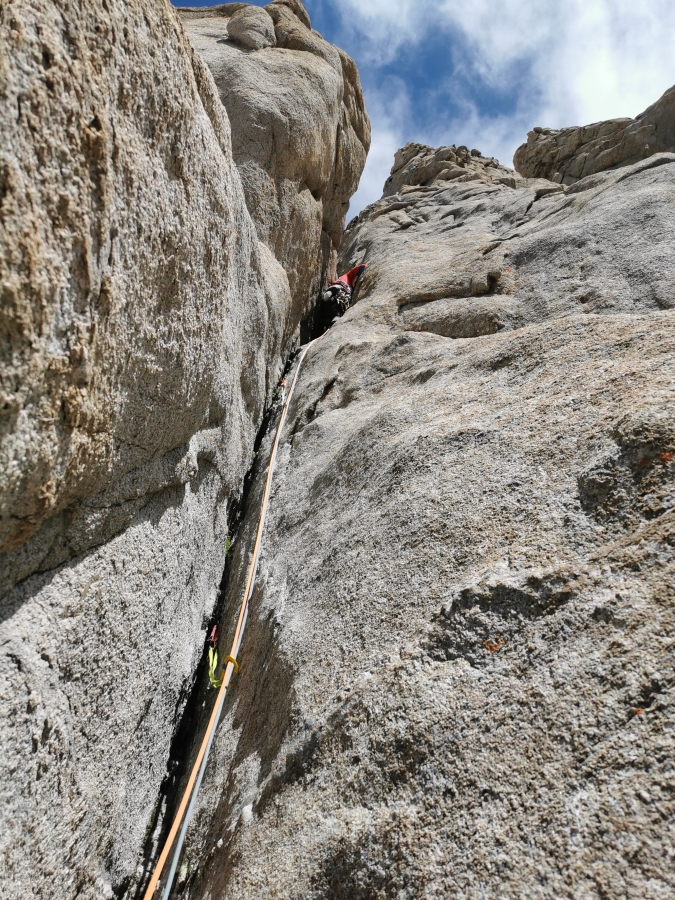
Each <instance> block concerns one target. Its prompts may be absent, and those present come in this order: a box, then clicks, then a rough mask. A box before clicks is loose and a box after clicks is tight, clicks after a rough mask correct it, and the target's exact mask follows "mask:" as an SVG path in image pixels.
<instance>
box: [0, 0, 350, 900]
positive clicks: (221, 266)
mask: <svg viewBox="0 0 675 900" xmlns="http://www.w3.org/2000/svg"><path fill="white" fill-rule="evenodd" d="M235 6H237V7H238V15H237V16H232V18H233V19H236V22H237V23H238V24H236V25H235V27H234V28H233V35H234V33H235V32H236V34H237V40H238V41H239V44H237V46H238V47H239V48H240V49H239V50H238V51H237V52H238V53H239V57H238V59H239V62H240V63H241V64H242V66H243V65H244V64H245V60H246V56H245V55H244V51H243V50H242V49H241V48H243V47H252V46H259V45H260V46H266V42H270V43H272V44H273V43H274V42H275V41H276V40H277V38H276V34H275V29H274V25H273V18H272V17H271V16H270V14H269V13H267V12H264V11H261V10H257V9H253V8H251V7H247V6H245V5H244V4H235ZM279 8H280V9H281V12H282V13H283V14H286V13H288V15H291V10H292V9H295V14H293V19H294V21H295V20H296V17H297V16H296V14H300V15H302V8H301V4H291V7H287V6H285V5H283V4H282V5H281V6H280V7H279ZM235 12H236V10H235ZM301 27H302V28H305V26H304V25H303V26H301ZM305 30H307V29H306V28H305ZM310 34H311V32H310ZM326 46H328V45H326ZM247 52H248V51H247ZM284 52H288V53H292V54H295V51H284ZM326 52H327V53H328V52H329V51H328V50H327V51H326ZM330 52H331V53H333V54H334V56H335V59H336V60H337V63H336V65H337V67H339V68H340V71H341V72H342V69H343V67H344V68H345V70H349V71H350V72H351V74H352V76H353V78H352V82H350V85H351V87H350V88H349V90H352V92H353V93H352V94H349V90H348V89H347V88H346V87H344V88H343V89H342V93H341V94H340V101H339V102H338V101H337V100H336V99H335V97H331V99H330V102H328V101H326V109H325V110H323V111H322V109H321V102H322V101H323V99H325V98H324V97H323V95H322V97H321V98H320V99H319V100H317V101H316V102H315V105H314V112H315V113H316V115H317V116H318V117H320V118H321V116H322V115H323V119H324V120H325V121H326V122H330V127H331V128H333V126H334V124H335V122H336V121H337V120H336V117H339V116H340V115H342V114H343V110H345V109H347V107H348V105H349V103H350V102H352V101H353V103H355V104H356V105H357V106H358V103H359V102H362V101H361V100H360V99H359V98H360V94H358V77H357V76H356V75H355V74H354V73H355V69H354V68H353V64H351V66H352V68H351V69H350V63H349V61H343V60H342V58H341V56H340V55H339V54H338V52H337V51H334V50H330ZM296 55H300V56H301V57H303V58H304V57H305V56H308V55H309V54H296ZM293 59H295V56H293ZM293 65H294V62H293V60H289V61H288V62H287V64H286V70H285V72H286V75H287V76H288V77H289V78H290V77H291V76H292V72H293ZM237 71H238V70H237V68H236V66H235V65H233V66H231V69H230V77H231V78H232V79H235V80H236V79H237V78H238V74H237ZM303 71H305V70H304V69H303ZM241 77H242V79H244V78H245V77H247V76H246V75H245V74H244V72H243V69H242V76H241ZM341 77H342V76H340V78H341ZM334 80H335V84H334V85H333V87H334V90H335V94H336V96H337V94H338V93H339V86H338V82H339V84H340V85H342V82H341V81H340V79H339V78H338V76H337V72H336V74H335V79H334ZM222 83H223V82H222V81H221V84H222ZM268 86H269V85H268ZM265 88H266V83H265V82H261V83H259V84H257V86H256V91H257V95H258V96H257V101H258V102H259V104H260V105H261V108H262V106H264V105H265V104H267V105H268V107H269V109H270V114H269V120H268V121H262V120H261V121H260V122H258V123H257V125H256V130H255V135H254V136H252V137H251V136H250V137H249V138H246V136H244V135H242V134H241V130H242V129H245V128H247V127H249V126H250V127H253V126H252V125H251V123H250V122H247V121H245V120H244V119H241V120H239V121H238V122H237V123H235V125H234V130H235V131H236V132H237V133H236V135H235V136H234V138H233V134H232V127H231V123H230V121H229V119H228V115H227V112H226V110H225V108H224V107H223V105H222V103H221V100H220V98H219V96H218V91H217V89H216V86H215V84H214V81H213V77H212V75H211V73H210V72H209V69H208V68H207V66H206V65H205V64H204V62H203V61H202V60H201V58H200V57H199V55H198V54H197V53H196V52H195V50H194V49H193V47H192V46H191V44H190V41H189V39H188V37H187V35H186V34H185V31H184V29H183V27H182V25H181V22H180V20H179V18H178V17H177V16H176V14H175V12H174V11H173V10H172V9H171V7H170V5H169V4H168V2H165V0H161V2H157V0H77V2H72V0H35V2H26V0H7V2H4V3H3V4H2V5H1V8H0V129H1V133H2V143H1V145H0V233H1V234H2V241H1V243H0V292H1V294H2V302H1V303H0V392H1V394H2V397H1V398H0V407H1V409H2V413H1V419H0V496H1V498H2V500H1V503H0V551H1V552H0V597H1V598H2V599H1V601H0V602H1V606H0V609H1V616H0V646H1V648H2V650H1V654H0V680H1V683H2V687H1V688H0V723H1V724H0V745H1V747H2V750H1V758H2V770H3V775H2V779H1V781H0V798H1V803H2V813H1V815H2V821H3V828H2V829H1V830H0V883H2V885H3V889H2V890H0V894H2V895H3V897H4V896H7V895H6V894H5V893H4V890H5V887H6V886H9V885H11V896H12V897H16V898H24V897H34V896H36V897H37V896H40V897H47V896H49V897H59V898H68V897H76V896H77V897H82V898H88V897H92V898H93V897H96V898H104V897H112V896H124V895H125V894H129V895H131V893H133V890H134V887H135V885H136V883H137V881H138V879H142V877H143V871H144V868H145V867H146V866H147V864H148V859H149V856H151V855H152V852H153V846H152V841H150V842H148V838H149V836H150V835H151V833H152V832H153V828H154V827H155V826H156V825H157V826H158V827H159V825H161V822H162V816H163V814H164V809H163V808H160V807H159V804H160V802H161V800H160V787H161V786H162V784H163V783H164V784H165V785H166V784H167V783H170V781H171V778H172V777H173V769H172V766H173V763H171V764H170V765H169V770H167V765H168V764H169V761H170V756H171V754H172V750H171V747H172V741H174V739H175V738H176V735H177V729H178V725H179V722H180V720H181V716H182V713H183V709H184V707H185V704H186V700H187V697H188V694H189V693H190V689H191V686H192V683H193V681H194V678H195V672H196V670H197V666H198V663H199V662H200V660H201V658H202V655H203V647H204V639H205V632H206V627H207V624H208V621H209V617H210V616H211V615H212V613H213V609H214V607H215V604H216V600H217V595H218V589H219V586H220V582H221V577H222V573H223V567H224V557H225V553H226V547H227V541H228V532H229V527H230V526H229V519H230V518H231V516H232V513H233V510H234V509H235V508H236V505H237V503H238V502H239V500H240V497H241V493H242V486H243V480H244V477H245V474H246V471H247V470H248V468H249V466H250V464H251V460H252V457H253V447H254V441H255V438H256V435H257V432H258V430H259V428H260V425H261V422H262V419H263V414H264V410H265V408H266V407H268V406H269V404H270V403H271V401H272V399H273V396H274V392H275V390H276V386H277V384H278V381H279V378H280V376H281V374H282V372H283V369H284V365H285V362H286V360H287V358H288V355H289V353H290V352H291V351H292V349H293V347H294V345H295V344H297V341H298V338H299V331H300V323H301V320H302V318H303V317H304V316H305V315H306V314H307V309H308V305H309V303H310V298H309V294H308V291H309V290H310V287H311V284H312V283H313V282H312V279H314V280H317V278H318V277H319V275H317V274H316V272H314V271H313V270H312V272H311V277H310V278H309V279H308V280H307V283H305V282H302V279H300V278H299V277H298V274H297V273H298V270H299V269H300V268H301V267H302V266H304V265H305V263H306V262H307V260H310V261H311V264H312V265H314V264H315V262H316V260H321V259H323V258H324V255H325V247H324V244H325V241H324V238H323V235H322V232H321V227H320V225H319V227H317V213H316V211H315V210H314V208H313V207H311V208H310V206H309V204H306V205H305V206H303V205H302V203H298V204H296V205H295V206H294V207H293V208H294V216H295V218H294V220H293V225H294V237H293V240H292V241H291V242H290V243H289V244H288V245H282V242H281V241H279V243H278V245H275V244H274V242H273V241H264V240H261V239H260V237H259V235H258V233H257V229H259V228H261V223H262V222H263V221H264V217H263V216H258V218H256V220H255V222H254V221H253V219H252V217H251V214H250V213H249V211H248V208H247V203H246V200H247V197H246V193H245V191H244V189H243V188H242V178H241V175H240V172H239V170H238V168H237V166H236V165H235V160H234V158H233V149H232V145H233V140H234V143H236V144H241V142H244V143H245V142H246V141H247V140H253V141H254V142H255V143H256V145H257V146H259V147H260V149H261V152H264V153H266V154H267V160H268V162H269V164H270V166H271V167H272V168H273V169H274V167H275V166H276V163H275V154H276V152H277V150H276V149H275V143H274V141H275V140H276V139H277V137H278V135H275V134H273V132H272V126H271V120H272V119H273V118H274V114H273V109H274V105H275V104H276V102H277V98H276V96H274V95H270V96H268V97H266V98H265V97H264V96H263V94H264V90H265ZM357 94H358V96H357ZM350 98H351V99H350ZM354 98H356V99H354ZM341 104H342V105H341ZM354 108H356V107H354ZM297 112H298V110H297V108H293V109H292V110H290V111H287V113H286V121H287V124H288V127H289V128H291V126H292V124H293V123H292V115H293V114H295V113H297ZM345 115H346V113H345ZM360 115H361V120H360V121H361V125H362V127H363V128H364V129H365V130H366V131H367V119H366V117H365V113H364V112H363V109H362V107H361V109H360ZM299 124H300V123H299ZM314 124H315V128H316V123H314ZM316 130H317V137H316V139H315V144H314V148H313V153H314V157H315V160H316V161H318V162H321V164H322V165H323V169H322V172H323V171H325V172H328V173H329V175H327V176H326V177H329V178H330V179H332V180H331V183H330V186H329V187H326V188H325V190H326V196H327V197H328V201H329V202H328V206H330V203H333V201H334V198H338V199H337V200H335V202H334V203H333V206H330V213H327V214H326V215H328V217H329V218H330V217H331V216H332V217H333V218H332V219H331V227H332V228H333V231H332V232H331V234H338V233H339V232H340V231H341V226H340V225H339V222H338V218H339V216H338V210H337V209H336V207H335V203H338V200H339V204H342V203H344V202H345V200H346V198H347V197H348V195H349V192H350V185H354V186H355V183H356V182H357V181H358V176H359V174H360V169H359V166H362V164H363V159H364V154H365V150H364V148H363V146H362V145H359V147H358V148H356V145H355V144H354V150H355V155H354V156H350V146H351V145H350V144H349V140H350V139H351V138H350V135H348V134H345V137H344V141H343V142H342V143H341V151H340V152H341V154H342V155H341V156H340V154H337V158H338V159H339V160H340V164H339V166H337V167H336V163H335V159H336V146H335V144H336V133H337V128H335V129H334V131H333V132H332V133H331V136H330V140H326V143H325V145H323V146H322V145H321V140H323V139H324V138H325V131H326V129H325V128H323V130H322V129H321V128H316ZM364 133H365V132H364ZM357 151H358V152H357ZM284 152H285V151H284ZM343 177H344V178H345V179H346V180H347V182H348V184H346V185H345V184H343V183H342V181H341V179H342V178H343ZM320 187H321V190H323V189H324V187H325V185H324V183H323V182H321V185H320ZM317 202H318V201H316V200H314V199H313V200H312V204H316V203H317ZM339 204H338V205H339ZM321 221H322V220H321ZM285 267H286V268H285ZM289 275H290V281H291V282H292V283H290V284H289ZM144 852H146V853H147V854H148V856H147V857H144V856H143V854H144Z"/></svg>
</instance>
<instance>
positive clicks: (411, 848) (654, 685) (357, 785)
mask: <svg viewBox="0 0 675 900" xmlns="http://www.w3.org/2000/svg"><path fill="white" fill-rule="evenodd" d="M453 156H454V157H455V159H457V160H458V161H459V160H461V161H463V162H465V166H464V167H462V166H458V168H460V169H462V174H461V175H457V177H456V178H452V179H450V180H448V179H447V178H444V177H442V175H443V172H447V171H452V170H450V169H448V168H443V167H441V165H440V163H443V164H444V163H445V162H446V161H447V160H451V161H452V164H453V165H455V159H453V158H452V157H453ZM443 157H447V159H444V158H443ZM422 167H424V168H425V169H426V172H425V174H424V175H423V174H422V173H421V171H420V170H421V168H422ZM674 173H675V154H671V153H662V154H657V155H654V156H652V157H650V158H649V159H647V160H644V161H640V162H638V163H636V164H634V165H632V166H626V167H623V168H620V169H617V170H615V171H611V172H604V173H600V174H596V175H593V176H591V177H589V178H585V179H583V180H581V181H579V182H577V183H576V184H574V185H573V186H572V187H563V186H561V185H555V184H552V183H551V182H545V181H542V180H537V179H524V178H521V177H520V176H518V175H515V174H514V173H512V172H511V173H509V172H508V170H503V169H502V168H501V167H499V166H496V165H494V162H493V161H492V160H488V159H487V158H485V157H483V156H481V155H480V154H478V153H476V154H475V155H473V156H471V153H470V151H469V153H468V155H467V152H466V151H462V152H461V153H460V152H459V148H454V147H453V148H442V149H441V151H438V152H433V151H432V150H431V149H430V148H426V147H422V146H419V145H414V146H410V145H409V146H408V147H406V148H403V150H402V151H399V154H397V160H396V162H395V165H394V171H393V175H392V179H393V181H392V180H390V181H388V183H387V185H386V188H385V195H386V196H385V197H384V198H383V199H382V200H380V201H379V202H378V203H376V204H374V205H373V206H370V207H368V208H367V209H366V210H365V211H364V212H363V213H361V214H360V215H359V216H358V218H357V219H356V220H354V221H353V222H352V223H351V225H350V227H349V229H348V231H347V234H346V238H345V241H344V242H343V249H342V251H341V268H342V269H346V268H348V267H350V266H352V265H354V264H356V263H357V262H360V261H362V260H365V261H366V262H367V263H368V270H367V274H366V277H365V281H364V282H363V284H362V285H361V287H360V289H359V292H358V294H357V299H356V303H355V305H354V306H353V307H352V309H350V310H349V312H348V313H347V314H346V315H345V316H344V318H342V319H340V320H339V321H338V322H337V323H336V324H335V325H334V326H333V327H332V328H331V329H330V331H329V332H328V333H327V334H326V335H325V336H324V337H323V338H322V340H321V341H320V342H319V343H317V344H316V345H315V346H314V347H313V348H312V349H311V351H310V353H309V356H308V359H307V362H306V368H305V370H304V372H303V374H302V375H301V378H300V382H299V387H298V394H297V396H296V398H295V399H294V402H293V406H292V410H291V415H290V419H289V423H288V426H287V431H286V434H285V438H284V441H283V445H282V451H281V457H280V461H279V462H278V468H277V474H276V476H275V487H274V490H273V494H272V500H271V506H270V516H269V520H268V527H267V531H266V535H265V540H264V544H263V555H262V562H261V575H260V582H259V588H258V593H257V595H256V598H255V609H254V611H253V613H252V615H251V617H250V624H249V631H248V633H247V636H246V638H245V641H244V644H243V647H242V651H241V661H242V669H241V674H240V676H239V678H238V679H237V680H236V681H235V684H234V687H233V690H232V692H231V696H230V698H229V700H228V707H227V712H226V715H225V717H224V720H223V723H222V725H221V727H220V729H219V731H218V733H217V736H216V741H215V744H214V746H215V748H216V749H215V753H214V757H213V759H212V762H211V765H210V768H209V771H208V773H207V776H208V777H207V780H206V782H205V786H204V789H203V794H202V806H201V810H200V812H199V814H198V816H197V818H196V820H195V822H194V823H193V826H192V828H191V832H190V840H189V846H188V852H187V856H186V859H185V863H184V867H183V870H182V879H181V881H182V886H181V890H182V891H183V893H182V894H181V896H189V897H190V898H192V900H195V898H223V900H225V898H235V897H247V898H251V900H253V898H266V897H271V896H273V897H277V898H281V897H283V898H329V897H330V898H343V897H344V898H347V897H349V898H353V897H359V898H369V900H371V898H377V900H385V898H390V897H398V898H431V897H439V898H441V897H443V898H446V897H458V898H467V900H469V898H470V900H482V898H486V897H490V898H513V900H516V898H517V900H524V898H527V900H529V898H533V900H534V898H543V897H547V898H548V897H550V898H553V897H555V898H570V900H572V898H579V897H584V898H589V900H590V898H593V900H596V898H597V900H599V898H604V900H609V898H611V900H619V898H622V900H624V898H631V900H645V898H650V900H665V898H666V897H670V896H672V895H673V893H675V875H674V873H675V865H674V863H675V858H674V857H673V847H675V832H674V831H673V821H674V819H673V813H674V812H675V801H674V798H673V792H672V785H673V778H674V776H675V762H674V760H675V752H674V751H675V669H674V666H675V643H674V642H673V628H674V627H675V606H674V603H673V598H674V595H675V594H674V592H675V581H674V579H675V387H674V385H675V311H674V307H675V250H674V248H673V243H672V240H671V235H672V233H673V229H674V228H675V178H674V177H673V175H674ZM265 446H266V448H267V449H269V440H268V442H267V444H266V445H265ZM263 475H264V454H263V455H262V456H261V459H260V471H259V474H258V476H257V481H256V487H255V491H254V496H253V499H252V504H251V510H250V513H249V516H248V518H247V521H246V525H245V528H244V530H243V531H242V533H241V535H240V536H239V538H238V543H237V545H235V548H236V552H235V558H236V565H235V567H234V569H233V575H232V580H231V582H230V584H229V587H228V598H227V609H228V610H229V616H230V619H231V617H232V616H233V615H234V612H235V609H236V606H237V604H238V600H239V598H240V595H241V585H242V579H243V577H244V574H245V568H246V565H245V564H246V562H247V553H248V549H249V548H250V541H251V540H252V534H253V528H254V525H255V520H256V517H257V513H258V506H259V500H260V493H261V490H262V477H263ZM225 624H226V626H227V625H228V621H226V623H225ZM229 626H230V627H231V621H230V623H229ZM225 631H227V627H226V629H225ZM214 798H219V800H218V802H217V803H216V802H215V800H214Z"/></svg>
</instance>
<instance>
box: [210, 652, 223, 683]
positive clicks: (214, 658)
mask: <svg viewBox="0 0 675 900" xmlns="http://www.w3.org/2000/svg"><path fill="white" fill-rule="evenodd" d="M223 668H225V667H224V666H223ZM217 669H218V651H217V650H216V648H215V647H209V681H210V682H211V687H212V688H216V689H218V688H219V687H220V686H221V684H222V683H223V679H222V677H221V678H217V677H216V671H217Z"/></svg>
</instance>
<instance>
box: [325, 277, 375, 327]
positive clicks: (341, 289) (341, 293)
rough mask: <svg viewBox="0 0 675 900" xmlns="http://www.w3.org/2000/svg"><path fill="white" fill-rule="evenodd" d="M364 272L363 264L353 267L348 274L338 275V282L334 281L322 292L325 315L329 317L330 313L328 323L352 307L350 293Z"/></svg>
mask: <svg viewBox="0 0 675 900" xmlns="http://www.w3.org/2000/svg"><path fill="white" fill-rule="evenodd" d="M365 271H366V264H365V263H360V264H359V265H358V266H354V268H353V269H350V270H349V272H345V274H344V275H340V277H339V278H338V280H337V281H334V282H333V283H332V284H331V285H330V287H329V288H328V290H326V291H325V292H324V295H323V301H324V304H325V305H326V310H327V313H328V314H329V315H330V313H332V315H330V319H329V321H333V319H334V318H335V317H336V316H344V314H345V313H346V312H347V310H348V309H349V307H350V306H351V305H352V293H353V291H354V288H355V287H356V283H357V281H358V280H359V278H360V277H361V276H362V275H363V273H364V272H365Z"/></svg>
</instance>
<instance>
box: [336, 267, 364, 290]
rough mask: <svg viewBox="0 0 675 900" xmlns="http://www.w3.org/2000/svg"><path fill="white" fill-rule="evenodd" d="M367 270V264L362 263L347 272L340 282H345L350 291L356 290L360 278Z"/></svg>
mask: <svg viewBox="0 0 675 900" xmlns="http://www.w3.org/2000/svg"><path fill="white" fill-rule="evenodd" d="M365 270H366V264H365V263H361V264H360V265H358V266H354V268H353V269H350V270H349V272H345V274H344V275H340V277H339V278H338V281H342V282H344V284H346V285H347V287H348V288H349V289H350V290H353V289H354V285H355V284H356V282H357V281H358V280H359V276H360V275H362V274H363V272H365Z"/></svg>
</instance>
